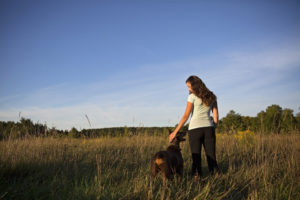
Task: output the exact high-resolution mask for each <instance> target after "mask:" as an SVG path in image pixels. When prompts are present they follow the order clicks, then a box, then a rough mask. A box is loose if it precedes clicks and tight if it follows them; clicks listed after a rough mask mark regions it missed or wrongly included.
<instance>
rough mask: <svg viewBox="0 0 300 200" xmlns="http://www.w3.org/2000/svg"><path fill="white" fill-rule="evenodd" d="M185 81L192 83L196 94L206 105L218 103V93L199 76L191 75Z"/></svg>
mask: <svg viewBox="0 0 300 200" xmlns="http://www.w3.org/2000/svg"><path fill="white" fill-rule="evenodd" d="M185 82H186V83H187V82H189V83H190V84H191V86H192V89H193V91H194V94H195V95H196V96H197V97H199V98H200V99H201V100H202V102H203V103H204V104H205V105H207V106H210V105H211V104H213V103H216V101H217V97H216V95H215V94H214V93H213V92H212V91H210V90H209V89H208V88H207V87H206V85H205V84H204V83H203V81H202V80H201V79H200V78H199V77H198V76H194V75H193V76H190V77H189V78H188V79H187V80H186V81H185Z"/></svg>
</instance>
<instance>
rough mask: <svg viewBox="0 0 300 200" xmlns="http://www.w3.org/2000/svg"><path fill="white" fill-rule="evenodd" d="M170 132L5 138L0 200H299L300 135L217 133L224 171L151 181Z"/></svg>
mask: <svg viewBox="0 0 300 200" xmlns="http://www.w3.org/2000/svg"><path fill="white" fill-rule="evenodd" d="M167 145H168V139H167V137H162V136H132V137H103V138H98V139H70V138H65V139H54V138H31V139H23V140H10V141H1V142H0V180H1V181H0V199H272V200H273V199H280V200H281V199H300V194H299V191H300V162H299V161H300V136H299V135H269V136H255V135H252V136H251V137H245V138H238V137H234V136H232V135H217V161H218V163H219V167H220V168H221V171H222V173H220V174H217V175H213V176H210V175H209V173H208V169H207V163H206V160H205V159H204V158H205V156H204V151H203V152H202V153H203V156H202V157H203V161H202V166H203V171H204V175H205V176H204V177H203V178H202V180H201V181H200V182H193V181H192V178H191V177H190V175H189V172H190V168H191V156H190V150H189V146H188V141H186V142H185V143H183V144H182V146H181V147H182V154H183V158H184V165H185V166H184V178H183V180H182V181H181V182H176V179H174V181H172V182H170V183H169V185H167V186H166V187H164V186H163V184H162V180H161V178H160V177H157V178H156V179H155V180H154V182H153V184H152V185H151V184H150V176H149V174H150V161H151V157H152V156H153V155H154V153H155V152H157V151H159V150H162V149H165V148H166V147H167Z"/></svg>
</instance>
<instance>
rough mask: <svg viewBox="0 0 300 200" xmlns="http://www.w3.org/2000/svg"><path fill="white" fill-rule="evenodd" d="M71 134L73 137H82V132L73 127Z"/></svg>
mask: <svg viewBox="0 0 300 200" xmlns="http://www.w3.org/2000/svg"><path fill="white" fill-rule="evenodd" d="M69 136H70V137H72V138H79V137H80V132H79V131H78V130H77V129H76V128H75V127H73V128H72V129H71V130H70V131H69Z"/></svg>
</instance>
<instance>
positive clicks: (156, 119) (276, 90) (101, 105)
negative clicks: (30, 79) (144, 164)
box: [0, 44, 300, 129]
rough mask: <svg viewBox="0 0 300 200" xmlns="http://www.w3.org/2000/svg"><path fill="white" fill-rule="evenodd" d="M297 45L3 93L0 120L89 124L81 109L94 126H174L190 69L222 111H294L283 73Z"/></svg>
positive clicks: (291, 82) (297, 58) (294, 65)
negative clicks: (272, 108)
mask: <svg viewBox="0 0 300 200" xmlns="http://www.w3.org/2000/svg"><path fill="white" fill-rule="evenodd" d="M299 46H300V45H296V44H295V45H292V46H282V47H278V48H272V49H262V50H256V51H239V52H237V51H231V52H228V53H227V52H226V53H219V54H215V55H209V56H199V57H197V58H194V59H188V60H178V61H173V62H166V63H158V64H155V63H154V64H149V65H143V66H140V67H138V68H135V69H132V70H128V72H127V73H124V72H122V73H117V72H116V73H115V74H114V76H110V77H107V78H106V79H105V80H99V81H97V82H90V83H82V84H81V85H72V84H71V83H63V84H59V85H53V86H49V87H47V88H41V89H40V90H37V91H35V92H34V93H31V94H27V95H23V96H21V97H20V96H16V97H14V96H11V97H2V98H1V99H0V101H1V106H0V120H18V113H19V112H20V111H21V112H22V116H24V117H29V118H31V119H33V120H35V121H38V120H40V121H42V122H44V121H46V122H47V124H48V125H49V126H55V127H57V128H61V129H69V128H71V127H73V126H74V127H76V128H79V129H80V128H89V124H88V122H87V120H86V118H85V115H88V117H89V119H90V121H91V125H92V127H93V128H97V127H110V126H124V125H127V126H131V125H135V126H136V125H138V124H143V125H145V126H165V125H175V124H176V123H178V122H179V120H180V117H181V116H182V115H183V113H184V109H185V105H186V98H187V95H188V92H187V88H186V86H185V80H186V78H187V77H188V76H189V75H192V74H195V75H198V76H199V77H201V78H202V79H203V80H204V82H205V83H206V85H207V86H208V87H209V88H210V89H211V90H213V91H214V92H215V93H216V94H217V96H218V99H219V109H220V116H221V117H223V116H225V115H226V113H227V112H228V111H229V110H230V109H234V110H236V111H238V112H240V113H241V114H243V115H255V114H256V113H258V112H259V111H260V110H263V109H265V108H266V106H268V105H270V104H273V103H278V104H279V105H281V106H286V107H289V108H292V109H294V110H295V111H297V109H298V107H299V105H297V103H298V102H300V94H299V92H298V91H299V89H300V88H299V85H300V81H299V80H298V79H297V78H294V79H291V78H290V77H291V76H295V75H300V74H299V72H300V68H299V67H300V47H299ZM298 77H299V76H298ZM295 89H297V90H295ZM292 91H294V92H292Z"/></svg>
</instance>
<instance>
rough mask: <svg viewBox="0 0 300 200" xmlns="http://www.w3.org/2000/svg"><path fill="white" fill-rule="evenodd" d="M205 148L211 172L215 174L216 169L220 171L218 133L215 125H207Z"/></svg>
mask: <svg viewBox="0 0 300 200" xmlns="http://www.w3.org/2000/svg"><path fill="white" fill-rule="evenodd" d="M204 149H205V153H206V158H207V164H208V169H209V171H210V173H211V174H213V173H214V172H215V171H219V167H218V164H217V160H216V133H215V128H214V127H205V131H204Z"/></svg>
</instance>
